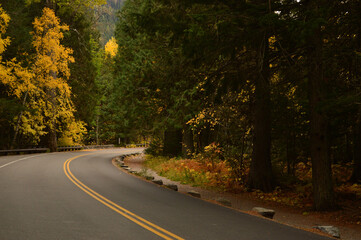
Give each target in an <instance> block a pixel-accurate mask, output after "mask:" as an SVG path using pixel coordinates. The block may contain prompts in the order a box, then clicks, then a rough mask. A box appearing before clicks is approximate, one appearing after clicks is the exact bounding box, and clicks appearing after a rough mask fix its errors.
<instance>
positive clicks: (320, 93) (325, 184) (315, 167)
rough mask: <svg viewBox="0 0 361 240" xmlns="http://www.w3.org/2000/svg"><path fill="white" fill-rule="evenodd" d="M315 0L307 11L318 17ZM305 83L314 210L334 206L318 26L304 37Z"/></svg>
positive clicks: (320, 36)
mask: <svg viewBox="0 0 361 240" xmlns="http://www.w3.org/2000/svg"><path fill="white" fill-rule="evenodd" d="M318 4H319V3H318V2H317V1H316V0H314V1H313V2H312V3H311V4H310V7H311V11H315V12H316V14H315V16H312V18H311V20H314V19H316V18H318V17H319V16H318V15H319V14H318V7H319V6H318ZM308 46H309V49H308V67H309V70H308V86H309V104H310V117H311V118H310V141H311V162H312V183H313V198H314V208H315V210H319V211H322V210H330V209H334V208H335V206H336V204H335V198H334V192H333V186H332V171H331V161H330V159H329V156H328V146H327V118H326V114H325V112H323V111H322V109H321V106H320V105H321V103H322V102H323V101H324V96H325V86H326V85H325V79H324V77H323V63H322V61H323V59H322V35H321V27H320V26H319V27H316V28H315V29H314V30H313V31H312V33H311V34H310V36H309V39H308Z"/></svg>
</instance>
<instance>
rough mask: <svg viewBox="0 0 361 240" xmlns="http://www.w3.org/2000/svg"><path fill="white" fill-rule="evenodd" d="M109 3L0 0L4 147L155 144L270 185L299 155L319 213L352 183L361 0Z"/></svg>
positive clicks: (288, 177) (357, 150) (358, 134)
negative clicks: (341, 184) (338, 187)
mask: <svg viewBox="0 0 361 240" xmlns="http://www.w3.org/2000/svg"><path fill="white" fill-rule="evenodd" d="M104 3H105V1H103V0H96V1H93V0H72V1H70V0H52V1H51V0H33V1H31V0H13V1H7V0H0V4H1V11H0V60H1V61H0V62H1V63H0V77H1V79H0V80H1V81H0V87H1V88H0V131H1V137H0V148H2V149H8V148H16V147H24V146H29V145H33V146H34V145H42V146H44V145H45V146H48V147H50V148H51V149H52V150H53V151H55V150H56V146H57V145H73V144H93V143H94V144H106V143H113V144H117V143H129V142H139V141H148V140H149V139H150V140H151V147H150V148H149V149H148V152H150V153H153V154H162V155H168V156H179V155H183V156H184V157H187V158H193V157H195V156H196V158H200V159H208V158H209V159H210V158H212V159H213V160H211V161H212V164H213V161H215V159H216V160H217V161H218V160H219V161H225V162H226V163H227V165H228V166H230V169H231V170H232V173H233V177H234V178H235V179H238V180H237V181H239V184H246V185H247V187H248V189H260V190H262V191H265V192H270V191H273V190H274V188H275V187H276V186H285V185H287V184H286V183H287V182H290V181H291V182H292V181H302V180H300V179H296V172H297V171H298V166H299V165H300V163H302V166H305V168H307V169H312V185H313V192H314V194H313V195H314V207H315V208H316V209H318V210H325V209H333V208H335V207H336V203H337V199H336V198H335V194H334V182H333V180H334V179H335V178H334V177H335V176H332V167H334V166H336V165H338V166H342V169H343V170H345V172H348V171H346V170H347V169H350V172H351V173H352V174H350V176H347V180H348V181H349V182H353V183H360V181H361V106H360V99H361V96H360V86H361V72H360V69H361V68H360V67H361V64H360V59H361V31H360V28H361V18H360V17H359V15H360V9H361V1H359V0H345V1H336V0H332V1H326V0H279V1H273V0H272V1H266V0H225V1H218V0H207V1H204V0H196V1H194V0H192V1H191V0H126V1H121V0H112V1H108V5H106V6H101V5H102V4H104ZM94 5H96V6H95V8H94ZM119 8H121V10H120V11H119V13H118V17H117V18H116V17H115V16H114V14H115V12H116V10H117V9H119ZM115 21H117V25H116V29H115V33H114V37H112V33H111V32H112V31H113V30H112V29H113V27H112V25H113V23H114V22H115ZM96 23H97V24H96ZM97 28H98V29H99V30H100V31H101V34H99V32H98V30H96V29H97ZM108 40H109V41H108ZM103 45H105V47H104V48H103V47H102V46H103ZM55 59H57V60H55ZM210 152H211V153H210ZM207 154H208V155H207ZM200 156H201V157H200ZM207 156H208V157H207ZM210 156H213V157H210ZM212 164H211V165H212ZM239 179H240V180H239ZM305 184H306V183H305Z"/></svg>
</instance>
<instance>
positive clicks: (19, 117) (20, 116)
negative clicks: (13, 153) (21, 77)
mask: <svg viewBox="0 0 361 240" xmlns="http://www.w3.org/2000/svg"><path fill="white" fill-rule="evenodd" d="M28 92H29V91H26V93H25V96H24V100H23V106H25V103H26V99H27V97H28ZM23 112H24V111H21V112H20V114H19V116H18V121H17V123H16V129H15V134H14V137H13V140H12V142H11V145H10V149H13V148H14V146H15V143H16V138H17V136H18V134H19V128H20V122H21V118H22V116H23Z"/></svg>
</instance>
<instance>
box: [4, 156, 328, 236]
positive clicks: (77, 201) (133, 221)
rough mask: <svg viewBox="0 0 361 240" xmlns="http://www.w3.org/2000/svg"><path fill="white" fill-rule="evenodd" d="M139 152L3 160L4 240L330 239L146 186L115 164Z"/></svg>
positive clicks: (167, 190) (23, 157)
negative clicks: (113, 163)
mask: <svg viewBox="0 0 361 240" xmlns="http://www.w3.org/2000/svg"><path fill="white" fill-rule="evenodd" d="M139 151H141V149H109V150H99V151H79V152H65V153H49V154H38V155H21V156H6V157H0V240H12V239H16V240H33V239H34V240H35V239H36V240H42V239H46V240H53V239H59V240H72V239H75V240H78V239H85V240H91V239H104V240H111V239H117V240H119V239H124V240H133V239H134V240H139V239H145V240H152V239H178V240H180V239H195V240H201V239H206V240H213V239H220V240H233V239H237V240H242V239H247V240H248V239H249V240H251V239H252V240H253V239H254V240H255V239H257V240H273V239H277V240H283V239H287V240H291V239H292V240H305V239H311V240H322V239H324V240H325V239H329V238H325V237H322V236H319V235H316V234H313V233H310V232H306V231H302V230H299V229H295V228H291V227H288V226H285V225H282V224H278V223H276V222H273V221H270V220H266V219H262V218H258V217H255V216H250V215H247V214H244V213H241V212H238V211H235V210H231V209H229V208H225V207H222V206H218V205H214V204H211V203H208V202H204V201H202V200H200V199H197V198H193V197H190V196H187V195H183V194H180V193H177V192H175V191H172V190H169V189H166V188H163V187H160V186H158V185H155V184H152V183H149V182H145V181H142V180H140V179H138V178H136V177H133V176H131V175H128V174H127V173H125V172H122V171H121V170H119V169H117V168H116V167H114V166H113V165H112V163H111V159H112V158H113V157H115V156H119V155H121V154H128V153H134V152H139Z"/></svg>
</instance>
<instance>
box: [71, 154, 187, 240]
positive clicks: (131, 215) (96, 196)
mask: <svg viewBox="0 0 361 240" xmlns="http://www.w3.org/2000/svg"><path fill="white" fill-rule="evenodd" d="M91 154H94V153H88V154H83V155H80V156H76V157H73V158H69V159H68V160H66V161H65V163H64V172H65V175H66V176H67V177H68V178H69V179H70V181H72V182H73V183H74V184H75V185H76V186H77V187H78V188H80V189H81V190H83V191H84V192H85V193H87V194H88V195H89V196H91V197H92V198H94V199H95V200H97V201H99V202H101V203H102V204H104V205H105V206H107V207H109V208H110V209H112V210H113V211H115V212H117V213H119V214H120V215H122V216H123V217H125V218H127V219H129V220H130V221H132V222H134V223H136V224H138V225H139V226H141V227H143V228H145V229H147V230H149V231H151V232H152V233H154V234H156V235H158V236H160V237H161V238H163V239H166V240H174V239H177V240H184V239H183V238H181V237H179V236H177V235H175V234H173V233H171V232H168V231H167V230H165V229H163V228H161V227H159V226H157V225H155V224H153V223H151V222H149V221H147V220H145V219H144V218H141V217H139V216H137V215H136V214H134V213H132V212H130V211H128V210H127V209H125V208H123V207H121V206H119V205H118V204H116V203H114V202H112V201H110V200H109V199H107V198H106V197H104V196H102V195H100V194H99V193H97V192H95V191H94V190H92V189H91V188H89V187H88V186H86V185H85V184H84V183H82V182H81V181H80V180H79V179H77V178H76V177H75V176H74V174H73V173H72V172H71V171H70V167H69V165H70V163H71V161H73V160H74V159H77V158H80V157H83V156H87V155H91Z"/></svg>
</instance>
